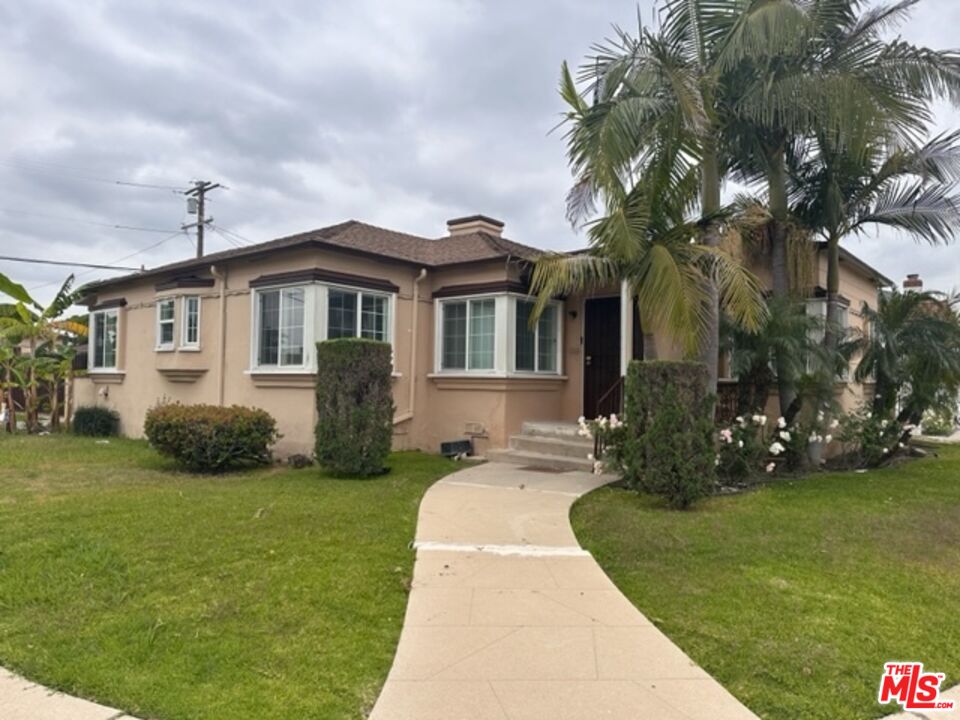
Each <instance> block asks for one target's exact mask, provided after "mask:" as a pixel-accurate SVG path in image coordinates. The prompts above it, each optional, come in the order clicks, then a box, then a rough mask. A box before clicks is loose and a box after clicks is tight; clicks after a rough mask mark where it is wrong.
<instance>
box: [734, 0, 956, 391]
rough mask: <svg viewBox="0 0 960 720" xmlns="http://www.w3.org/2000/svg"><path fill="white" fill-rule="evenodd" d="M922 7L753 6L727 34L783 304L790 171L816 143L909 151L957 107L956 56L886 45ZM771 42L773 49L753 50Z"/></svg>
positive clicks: (739, 165)
mask: <svg viewBox="0 0 960 720" xmlns="http://www.w3.org/2000/svg"><path fill="white" fill-rule="evenodd" d="M917 2H918V0H900V1H899V2H895V3H892V4H888V5H878V6H875V7H872V8H870V9H869V10H862V7H863V3H862V2H861V1H860V0H813V1H810V0H751V1H750V2H747V3H746V5H747V9H746V10H745V11H744V12H743V13H742V14H741V15H740V16H739V18H738V21H737V25H736V27H735V28H733V29H732V30H731V31H730V33H729V37H730V42H728V43H726V44H725V46H724V47H723V50H722V51H721V57H720V59H719V61H718V62H719V64H720V65H721V67H722V69H723V72H724V73H725V75H724V77H725V82H727V83H728V84H733V85H734V86H736V87H737V88H738V91H737V93H736V94H735V97H734V102H735V106H736V107H735V111H734V112H731V113H730V114H729V117H730V119H731V122H730V125H729V127H728V136H729V138H730V139H731V143H732V145H733V150H732V152H731V155H732V157H733V159H734V162H735V170H736V171H737V172H738V174H739V175H740V176H742V177H744V178H746V179H747V180H753V181H756V180H763V181H765V183H766V186H767V196H768V202H769V207H770V214H771V223H770V229H769V235H770V240H771V255H772V258H771V262H772V271H773V291H774V295H776V296H778V297H782V296H784V295H786V294H787V293H788V292H789V291H790V290H791V288H790V281H789V271H788V250H787V237H788V224H789V168H790V166H791V164H792V161H793V160H795V159H798V158H799V159H801V160H802V159H803V157H804V153H805V152H806V150H807V149H808V148H807V147H806V143H807V141H808V140H809V138H811V137H815V136H819V137H821V138H828V139H829V141H830V143H832V144H833V145H835V146H838V147H844V146H846V145H847V143H848V142H849V139H850V137H851V136H856V135H858V134H862V133H863V132H864V130H865V129H866V130H868V131H869V132H870V133H872V134H873V135H874V136H878V137H885V138H887V139H899V140H900V141H901V142H902V141H905V140H906V139H908V138H911V137H912V136H913V135H915V134H916V133H919V132H923V131H924V128H925V126H926V125H927V124H928V123H929V121H930V119H931V110H930V106H931V103H932V102H933V101H934V100H936V99H939V98H942V97H946V98H949V99H950V100H951V101H953V102H957V101H958V100H960V55H958V53H956V52H954V51H935V50H930V49H928V48H923V47H917V46H915V45H911V44H909V43H906V42H904V41H902V40H900V39H899V38H897V39H895V40H891V41H887V40H884V38H883V34H884V33H885V32H886V31H887V30H888V29H889V28H891V27H893V26H895V25H896V24H898V23H900V22H902V21H904V20H905V19H906V18H907V17H909V13H910V10H911V8H912V6H913V5H915V4H916V3H917ZM786 6H790V7H791V8H792V10H793V14H791V12H790V11H789V10H787V8H786ZM775 7H779V8H780V10H779V12H773V11H772V8H775ZM764 35H767V36H770V37H772V38H774V39H775V41H776V42H775V43H771V42H769V41H761V42H751V40H752V39H754V38H757V37H762V36H764ZM771 50H772V51H771ZM786 362H787V359H786V358H785V357H784V356H780V358H778V364H784V367H782V368H780V370H781V372H778V382H779V385H780V403H781V407H782V408H786V407H788V406H790V405H791V403H792V399H793V389H792V387H791V378H790V377H789V375H788V374H787V373H786V372H785V370H786Z"/></svg>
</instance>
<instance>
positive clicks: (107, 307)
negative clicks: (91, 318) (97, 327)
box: [90, 298, 127, 312]
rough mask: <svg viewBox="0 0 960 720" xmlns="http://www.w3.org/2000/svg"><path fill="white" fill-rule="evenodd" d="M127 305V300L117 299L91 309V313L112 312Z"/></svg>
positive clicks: (106, 301) (105, 301)
mask: <svg viewBox="0 0 960 720" xmlns="http://www.w3.org/2000/svg"><path fill="white" fill-rule="evenodd" d="M126 304H127V299H126V298H115V299H113V300H104V301H103V302H102V303H100V304H99V305H94V306H93V307H92V308H90V312H97V311H98V310H112V309H113V308H121V307H124V306H125V305H126Z"/></svg>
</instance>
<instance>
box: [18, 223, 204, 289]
mask: <svg viewBox="0 0 960 720" xmlns="http://www.w3.org/2000/svg"><path fill="white" fill-rule="evenodd" d="M178 235H187V232H186V231H185V230H177V231H176V232H175V233H172V234H170V235H168V236H167V237H165V238H163V239H162V240H158V241H157V242H155V243H151V244H150V245H147V246H146V247H144V248H140V249H139V250H137V251H135V252H132V253H130V254H129V255H124V256H123V257H122V258H117V259H116V260H113V261H112V262H110V263H105V264H107V265H119V264H120V263H122V262H124V261H126V260H129V259H130V258H132V257H136V256H137V255H141V254H143V253H145V252H149V251H150V250H153V249H154V248H158V247H160V246H161V245H163V244H164V243H165V242H167V241H168V240H172V239H173V238H175V237H177V236H178ZM187 237H189V235H187ZM92 272H93V270H85V271H83V272H81V273H77V274H76V275H75V276H74V277H77V278H79V277H83V276H84V275H89V274H90V273H92ZM58 282H59V280H54V281H51V282H48V283H44V284H43V285H36V286H34V287H32V288H30V289H29V290H30V292H33V291H34V290H40V289H41V288H45V287H49V286H51V285H56V284H57V283H58Z"/></svg>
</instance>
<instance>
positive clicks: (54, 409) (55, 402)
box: [50, 375, 60, 432]
mask: <svg viewBox="0 0 960 720" xmlns="http://www.w3.org/2000/svg"><path fill="white" fill-rule="evenodd" d="M59 429H60V379H59V378H58V377H57V376H56V375H54V377H53V381H52V382H51V383H50V431H51V432H56V431H57V430H59Z"/></svg>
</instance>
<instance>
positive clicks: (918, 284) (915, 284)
mask: <svg viewBox="0 0 960 720" xmlns="http://www.w3.org/2000/svg"><path fill="white" fill-rule="evenodd" d="M903 290H904V292H923V280H921V279H920V276H919V275H918V274H917V273H913V274H912V275H907V279H906V280H904V281H903Z"/></svg>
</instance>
